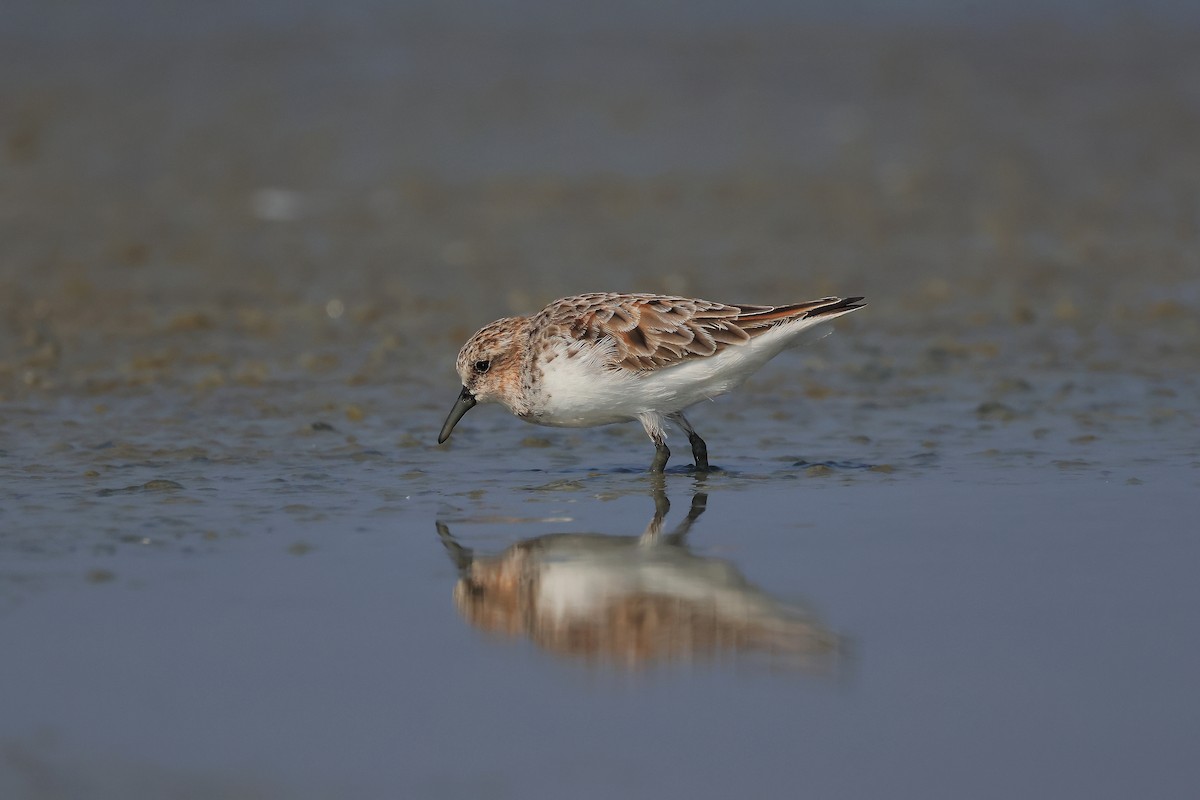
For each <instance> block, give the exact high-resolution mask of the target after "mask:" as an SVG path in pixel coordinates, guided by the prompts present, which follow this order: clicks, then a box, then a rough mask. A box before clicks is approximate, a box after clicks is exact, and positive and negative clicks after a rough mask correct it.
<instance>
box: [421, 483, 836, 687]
mask: <svg viewBox="0 0 1200 800" xmlns="http://www.w3.org/2000/svg"><path fill="white" fill-rule="evenodd" d="M654 500H655V512H654V517H653V519H651V521H650V524H649V525H648V526H647V527H646V530H645V531H644V532H643V533H642V534H641V535H640V536H610V535H605V534H594V533H555V534H549V535H546V536H538V537H536V538H532V539H525V540H522V541H519V542H517V543H516V544H513V545H511V546H510V547H508V548H507V549H505V550H504V552H502V553H500V554H499V555H492V556H479V555H475V554H474V553H473V552H472V551H471V550H470V549H468V548H466V547H464V546H462V545H461V544H459V543H458V542H457V541H456V540H455V539H454V537H453V535H452V534H451V533H450V529H449V528H448V527H447V526H446V525H445V524H444V523H442V522H438V523H437V530H438V536H440V537H441V540H442V543H443V544H444V545H445V547H446V550H447V552H448V553H449V554H450V557H451V558H452V559H453V560H454V563H455V565H456V566H457V567H458V569H459V580H458V583H457V584H456V585H455V587H454V602H455V605H456V606H457V607H458V610H459V613H461V614H462V615H463V617H464V618H466V620H467V621H468V622H469V623H471V624H472V625H474V626H475V627H477V628H480V629H482V630H485V631H488V632H492V633H499V634H502V635H506V636H510V637H513V638H519V637H528V638H529V639H530V640H532V641H533V642H534V643H535V644H537V645H538V646H539V647H542V648H544V649H546V650H549V651H550V652H552V653H555V654H557V655H561V656H567V657H572V658H576V659H582V660H585V661H589V662H596V663H603V664H608V665H611V666H616V667H620V668H631V669H632V668H641V667H648V666H652V665H655V664H662V663H671V662H687V661H695V660H707V659H715V658H728V657H730V656H736V657H743V658H744V657H750V658H754V659H757V660H765V661H766V663H768V664H769V665H770V666H773V667H784V668H788V669H800V670H806V671H818V672H829V671H832V669H833V668H834V667H835V666H836V664H837V662H838V655H839V651H840V649H841V647H840V639H839V637H838V636H836V635H835V634H834V633H832V632H831V631H829V630H828V629H827V628H825V627H824V626H823V625H822V624H821V623H820V622H819V621H818V620H817V619H816V618H815V617H814V616H813V615H812V614H811V613H810V612H809V611H808V610H806V609H805V608H803V607H802V606H799V605H797V604H794V603H786V602H783V601H781V600H778V599H776V598H775V597H772V596H771V595H770V594H768V593H766V592H764V591H763V590H762V589H760V588H758V587H757V586H755V585H754V584H752V583H750V582H749V581H748V580H746V578H745V577H744V576H743V575H742V574H741V572H739V571H738V569H737V568H736V567H735V566H734V565H733V564H731V563H730V562H728V561H725V560H723V559H719V558H709V557H705V556H700V555H696V554H695V553H693V552H691V550H689V548H688V546H687V544H686V542H685V538H686V537H687V534H688V531H689V530H690V529H691V527H692V525H693V524H694V523H695V522H696V520H697V519H698V518H699V517H700V515H701V514H703V513H704V509H705V504H706V503H707V500H708V497H707V495H705V494H703V493H697V494H695V495H694V496H693V497H692V503H691V508H690V509H689V510H688V513H687V516H686V517H685V518H684V519H683V521H682V522H680V523H679V524H678V525H677V526H676V527H675V528H674V529H673V530H671V531H669V532H664V531H663V527H664V520H665V518H666V515H667V512H668V510H669V503H668V502H667V498H666V495H665V494H664V493H663V492H661V491H656V492H655V494H654Z"/></svg>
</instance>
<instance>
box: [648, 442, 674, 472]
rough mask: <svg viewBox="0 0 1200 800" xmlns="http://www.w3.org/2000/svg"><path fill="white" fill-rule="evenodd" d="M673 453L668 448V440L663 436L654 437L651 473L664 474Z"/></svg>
mask: <svg viewBox="0 0 1200 800" xmlns="http://www.w3.org/2000/svg"><path fill="white" fill-rule="evenodd" d="M670 457H671V451H670V450H669V449H668V448H667V440H666V439H664V438H663V437H662V436H656V437H654V460H653V461H651V462H650V471H651V472H662V471H663V470H664V469H666V466H667V459H668V458H670Z"/></svg>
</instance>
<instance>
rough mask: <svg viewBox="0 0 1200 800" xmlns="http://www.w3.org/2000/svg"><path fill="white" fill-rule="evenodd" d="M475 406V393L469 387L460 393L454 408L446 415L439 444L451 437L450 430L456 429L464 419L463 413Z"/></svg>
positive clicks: (439, 435)
mask: <svg viewBox="0 0 1200 800" xmlns="http://www.w3.org/2000/svg"><path fill="white" fill-rule="evenodd" d="M474 407H475V395H473V394H471V392H470V390H469V389H467V387H465V386H464V387H463V390H462V391H461V392H460V393H459V395H458V400H456V401H455V402H454V408H452V409H450V416H448V417H446V421H445V422H444V423H443V424H442V432H441V433H439V434H438V444H443V443H444V442H445V441H446V440H447V439H449V438H450V431H452V430H454V426H455V425H457V424H458V421H459V420H460V419H462V416H463V414H465V413H467V412H468V411H470V410H471V409H472V408H474Z"/></svg>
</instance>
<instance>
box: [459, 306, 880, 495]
mask: <svg viewBox="0 0 1200 800" xmlns="http://www.w3.org/2000/svg"><path fill="white" fill-rule="evenodd" d="M863 299H864V298H862V297H823V298H821V299H819V300H810V301H807V302H802V303H789V304H786V305H778V306H767V305H748V304H744V303H736V304H729V303H718V302H713V301H710V300H699V299H694V298H687V297H674V296H670V295H659V294H638V293H633V294H626V293H619V292H593V293H589V294H580V295H575V296H573V297H564V298H562V299H561V300H555V301H554V302H553V303H550V304H549V305H548V306H546V307H545V308H543V309H542V310H541V311H539V312H537V313H535V314H529V315H526V316H518V317H505V318H504V319H499V320H496V321H495V322H492V323H490V324H488V325H485V326H484V327H483V328H480V329H479V331H477V332H476V333H475V334H474V335H473V336H472V337H471V338H470V339H469V340H467V343H466V344H464V345H463V346H462V349H461V350H459V353H458V358H457V360H456V362H455V368H456V370H457V371H458V374H459V377H460V378H461V379H462V391H461V392H460V393H459V395H458V399H457V400H456V401H455V403H454V407H453V408H452V409H451V410H450V414H449V415H448V416H447V417H446V421H445V423H444V424H443V425H442V429H441V433H440V434H439V435H438V444H444V443H445V442H446V440H447V439H449V438H450V434H451V432H452V431H453V430H454V427H455V426H456V425H457V424H458V422H459V420H461V419H462V417H463V415H464V414H466V413H467V412H468V411H470V410H471V409H472V408H474V407H475V406H476V405H477V404H480V403H500V404H501V405H503V406H505V407H506V408H507V409H508V410H509V411H510V412H511V413H512V414H514V415H516V416H517V417H519V418H521V419H523V420H525V421H526V422H531V423H534V424H537V425H549V426H555V427H592V426H596V425H609V424H613V423H618V422H631V421H635V420H636V421H637V422H640V423H641V425H642V427H643V428H644V429H645V431H646V435H647V436H649V437H650V440H651V441H652V442H653V443H654V458H653V460H652V461H651V463H650V468H649V471H650V472H652V473H661V472H663V470H664V469H665V468H666V465H667V460H668V459H669V458H670V457H671V451H670V449H669V448H668V447H667V433H666V427H665V423H667V422H671V423H673V424H674V425H677V426H678V427H679V428H680V429H681V430H682V431H683V432H684V433H685V434H686V435H687V438H688V443H689V444H690V445H691V448H692V456H693V458H694V460H695V469H696V471H698V472H707V471H708V470H709V469H710V465H709V462H708V447H707V444H706V443H705V441H704V439H702V438H701V437H700V435H699V434H698V433H696V430H695V429H694V428H693V427H692V425H691V423H689V422H688V420H687V418H686V417H685V416H684V415H683V411H684V409H686V408H689V407H690V406H693V405H695V404H696V403H699V402H701V401H703V400H709V399H712V398H714V397H717V396H718V395H722V394H725V393H726V392H729V391H731V390H732V389H735V388H737V387H738V386H740V385H741V384H742V383H744V382H745V381H746V379H747V378H749V377H750V375H752V374H753V373H754V372H756V371H757V370H758V369H759V368H760V367H762V366H763V365H764V364H766V363H767V362H768V361H769V360H771V359H772V358H774V357H775V356H776V355H778V354H779V353H780V352H782V351H783V350H784V349H785V348H787V347H790V346H793V345H796V344H798V343H799V341H800V340H801V338H802V337H801V334H802V333H803V332H804V331H806V330H808V329H809V328H812V327H813V326H815V325H820V324H823V323H826V322H829V321H830V320H833V319H836V318H837V317H840V316H842V315H843V314H848V313H850V312H851V311H856V310H858V309H859V308H862V307H863V306H865V305H866V303H864V302H862V301H863Z"/></svg>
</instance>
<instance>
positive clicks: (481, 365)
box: [475, 361, 492, 375]
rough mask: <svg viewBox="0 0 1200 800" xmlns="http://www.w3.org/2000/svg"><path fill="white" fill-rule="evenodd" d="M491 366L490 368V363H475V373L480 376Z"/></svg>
mask: <svg viewBox="0 0 1200 800" xmlns="http://www.w3.org/2000/svg"><path fill="white" fill-rule="evenodd" d="M491 366H492V362H490V361H476V362H475V371H476V372H478V373H479V374H480V375H482V374H483V373H485V372H487V371H488V368H489V367H491Z"/></svg>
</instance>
